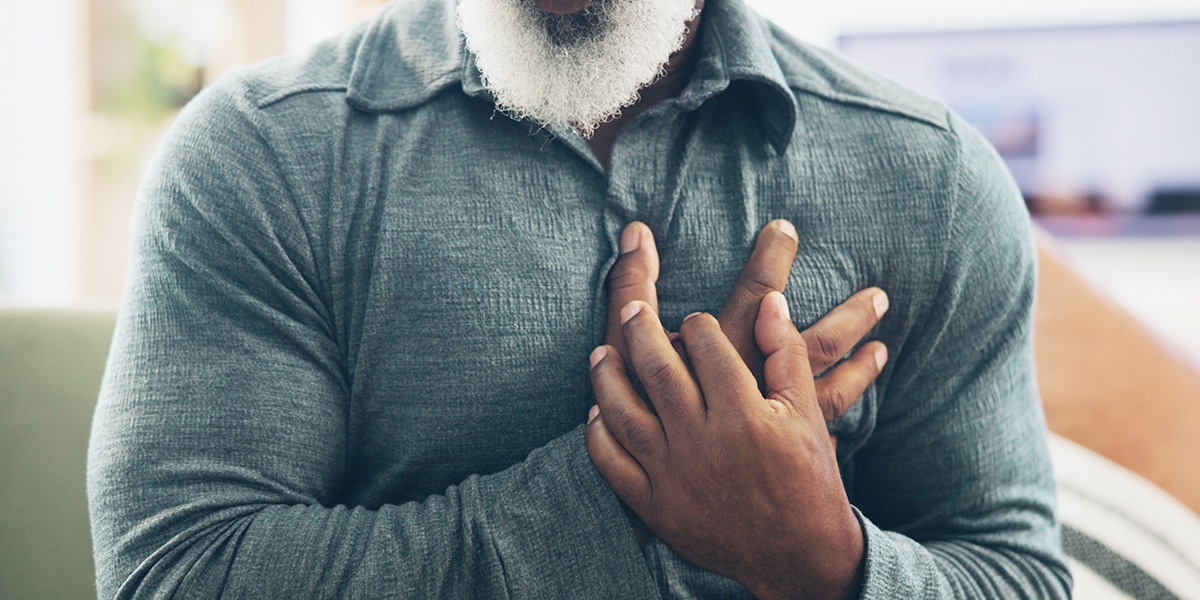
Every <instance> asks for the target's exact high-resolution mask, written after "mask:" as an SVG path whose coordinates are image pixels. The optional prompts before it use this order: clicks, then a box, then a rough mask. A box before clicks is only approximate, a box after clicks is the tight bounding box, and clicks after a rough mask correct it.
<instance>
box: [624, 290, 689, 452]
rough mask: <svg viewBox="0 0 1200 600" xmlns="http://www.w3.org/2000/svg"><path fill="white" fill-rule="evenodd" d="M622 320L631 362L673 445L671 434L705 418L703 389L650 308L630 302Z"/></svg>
mask: <svg viewBox="0 0 1200 600" xmlns="http://www.w3.org/2000/svg"><path fill="white" fill-rule="evenodd" d="M621 320H622V326H621V334H622V335H624V336H625V342H626V343H627V344H628V345H629V357H628V358H629V362H630V364H631V365H632V366H633V370H634V372H635V373H636V374H637V378H638V380H639V381H640V382H641V384H642V387H643V388H644V389H645V390H646V396H647V397H648V398H649V400H650V402H651V403H652V404H653V405H654V410H655V412H656V413H658V418H659V420H660V421H661V422H662V426H663V431H665V432H666V435H667V440H668V442H670V438H671V435H672V433H673V432H674V431H677V430H678V428H679V427H680V426H683V427H685V428H686V429H687V430H689V431H690V426H691V425H693V424H694V423H696V422H697V421H698V420H699V419H700V418H701V417H702V416H703V414H704V398H703V396H702V395H701V394H700V387H699V386H698V385H696V381H695V379H693V378H692V376H691V373H689V372H688V367H687V365H686V364H684V362H683V360H682V358H681V357H680V355H679V353H678V352H676V351H675V348H674V346H672V345H671V340H670V339H669V338H668V337H667V334H666V332H664V331H663V328H662V323H661V322H660V321H659V320H658V315H656V314H655V313H654V311H653V310H650V307H649V305H647V304H646V303H644V302H636V301H635V302H633V303H631V304H630V305H629V306H626V307H625V308H624V309H623V310H622V311H621Z"/></svg>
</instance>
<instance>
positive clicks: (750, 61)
mask: <svg viewBox="0 0 1200 600" xmlns="http://www.w3.org/2000/svg"><path fill="white" fill-rule="evenodd" d="M456 5H457V0H400V1H397V2H393V3H392V4H390V5H389V6H388V7H387V8H385V9H384V12H383V13H382V14H381V15H380V16H379V17H378V18H377V19H376V20H375V21H374V22H373V23H372V24H371V25H370V27H369V28H368V30H367V31H366V32H365V34H364V36H363V38H362V42H361V43H360V44H359V46H358V48H357V49H356V51H355V56H354V59H353V65H354V66H353V69H352V71H351V74H350V84H349V89H348V91H347V96H348V100H349V102H350V104H351V105H352V106H354V107H355V108H357V109H359V110H363V111H369V112H386V111H395V110H404V109H408V108H413V107H415V106H418V105H420V104H422V103H424V102H426V101H428V100H429V99H430V98H432V97H433V96H434V95H436V94H438V93H440V92H442V91H443V90H445V89H446V88H449V87H451V86H459V87H460V88H461V89H462V91H463V92H464V93H466V94H468V95H472V96H479V95H486V94H487V93H488V92H487V90H486V88H484V86H483V82H482V81H481V79H480V74H479V70H478V69H477V68H476V67H475V58H474V55H472V54H471V53H470V52H468V51H467V50H466V44H465V41H464V40H463V37H462V34H461V33H460V32H459V31H458V28H457V26H456V25H455V7H456ZM701 27H702V28H703V29H702V31H701V34H700V36H699V38H698V40H697V43H698V44H699V46H698V48H697V51H698V52H699V56H698V57H697V61H696V68H695V73H694V74H693V76H692V80H691V82H690V83H689V84H688V86H687V87H686V88H685V89H684V91H683V93H682V94H681V95H680V97H679V103H680V107H681V108H682V109H684V110H694V109H695V108H698V107H699V106H700V105H701V104H703V103H704V102H705V101H707V100H709V99H710V98H712V97H714V96H716V95H718V94H720V93H722V92H724V91H726V90H728V89H729V88H730V86H731V85H732V84H734V83H741V82H744V83H745V85H744V90H745V91H747V92H749V94H748V95H747V97H746V98H745V99H744V100H745V101H747V102H755V103H756V105H755V106H754V108H755V110H754V111H753V112H754V113H755V114H757V115H759V118H761V119H762V123H763V126H764V133H766V134H767V136H768V137H769V138H770V141H771V143H772V145H773V146H775V147H776V149H779V150H782V149H783V148H785V147H786V146H787V143H788V141H789V140H790V139H791V136H792V131H793V129H794V128H795V125H796V119H797V106H796V100H795V97H794V96H793V95H792V92H791V90H790V88H789V86H788V81H787V78H786V77H785V75H784V73H783V71H782V70H781V69H780V66H779V63H778V61H777V59H776V57H775V54H774V52H772V49H771V35H772V34H771V30H770V25H769V24H768V23H767V22H766V21H765V20H764V19H762V18H761V17H759V16H758V15H757V14H755V13H754V12H753V11H751V10H750V9H749V8H748V7H747V6H746V5H745V4H744V3H743V2H742V0H707V2H706V4H705V8H704V14H703V16H702V18H701ZM739 100H741V99H739Z"/></svg>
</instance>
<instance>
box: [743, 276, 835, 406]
mask: <svg viewBox="0 0 1200 600" xmlns="http://www.w3.org/2000/svg"><path fill="white" fill-rule="evenodd" d="M754 333H755V339H756V340H757V342H758V345H759V347H760V348H762V351H763V355H764V356H765V360H764V361H763V383H764V385H765V388H766V396H767V398H772V399H775V400H779V401H781V402H785V403H787V404H788V405H790V406H791V407H792V409H793V410H795V411H796V412H797V413H799V414H802V415H806V416H809V418H813V419H819V418H820V417H821V415H820V414H819V410H817V407H816V402H815V396H816V392H815V390H814V389H813V376H812V370H811V368H810V367H809V364H808V348H807V346H806V345H805V343H804V337H803V336H801V335H800V332H799V331H796V327H795V325H793V324H792V321H791V317H790V315H789V314H788V307H787V300H785V299H784V297H783V294H780V293H779V292H771V293H770V294H767V296H766V297H765V298H763V303H762V308H761V310H760V311H759V315H758V321H757V322H756V323H755V327H754Z"/></svg>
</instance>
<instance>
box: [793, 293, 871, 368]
mask: <svg viewBox="0 0 1200 600" xmlns="http://www.w3.org/2000/svg"><path fill="white" fill-rule="evenodd" d="M887 309H888V296H887V294H886V293H885V292H884V291H883V290H881V289H879V288H875V287H873V288H867V289H865V290H862V291H860V292H858V293H857V294H854V295H853V296H850V297H849V298H848V299H846V301H845V302H843V303H841V304H839V305H838V306H837V308H834V309H833V310H831V311H829V314H827V315H825V316H824V317H821V319H820V320H819V321H817V322H816V323H813V325H812V327H809V328H808V329H805V330H804V331H803V332H801V334H800V335H802V336H804V343H805V344H806V345H807V346H808V357H809V361H810V363H811V366H812V371H813V373H817V374H820V373H822V372H824V371H825V370H826V369H828V368H829V367H831V366H833V365H835V364H837V362H838V361H839V360H842V357H844V356H846V353H847V352H850V349H851V348H853V347H854V346H856V345H858V343H859V341H861V340H862V339H863V336H865V335H867V332H869V331H871V328H872V327H875V325H876V324H877V323H879V319H881V318H883V315H884V313H886V312H887Z"/></svg>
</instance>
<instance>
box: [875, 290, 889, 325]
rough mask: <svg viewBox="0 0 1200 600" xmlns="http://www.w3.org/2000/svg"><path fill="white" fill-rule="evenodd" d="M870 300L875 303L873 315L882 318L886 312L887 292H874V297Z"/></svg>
mask: <svg viewBox="0 0 1200 600" xmlns="http://www.w3.org/2000/svg"><path fill="white" fill-rule="evenodd" d="M872 301H873V302H874V303H875V317H876V318H879V319H882V318H883V313H885V312H887V310H888V297H887V294H885V293H883V292H879V293H878V294H875V298H874V299H873V300H872Z"/></svg>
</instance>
